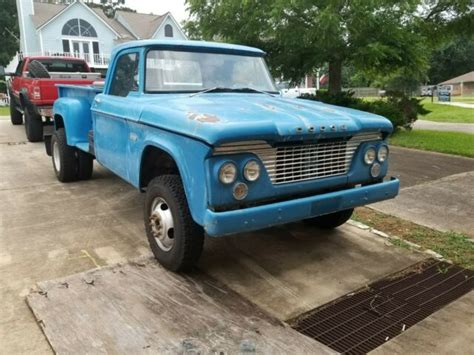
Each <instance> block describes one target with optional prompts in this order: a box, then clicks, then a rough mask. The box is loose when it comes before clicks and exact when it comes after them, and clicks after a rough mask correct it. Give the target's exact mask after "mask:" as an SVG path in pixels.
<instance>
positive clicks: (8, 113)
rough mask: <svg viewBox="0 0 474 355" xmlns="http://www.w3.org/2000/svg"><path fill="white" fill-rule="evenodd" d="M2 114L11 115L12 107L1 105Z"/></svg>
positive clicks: (0, 111)
mask: <svg viewBox="0 0 474 355" xmlns="http://www.w3.org/2000/svg"><path fill="white" fill-rule="evenodd" d="M0 116H10V108H9V107H8V106H6V107H0Z"/></svg>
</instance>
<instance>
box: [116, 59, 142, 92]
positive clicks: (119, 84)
mask: <svg viewBox="0 0 474 355" xmlns="http://www.w3.org/2000/svg"><path fill="white" fill-rule="evenodd" d="M132 91H138V53H127V54H123V55H122V56H121V57H120V58H119V59H118V60H117V64H116V65H115V70H114V74H113V76H112V85H111V88H110V92H109V94H110V95H114V96H122V97H125V96H127V95H128V94H129V93H130V92H132Z"/></svg>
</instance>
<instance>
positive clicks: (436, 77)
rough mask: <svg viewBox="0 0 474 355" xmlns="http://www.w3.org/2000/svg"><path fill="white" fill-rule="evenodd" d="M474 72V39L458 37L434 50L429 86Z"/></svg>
mask: <svg viewBox="0 0 474 355" xmlns="http://www.w3.org/2000/svg"><path fill="white" fill-rule="evenodd" d="M473 70H474V37H472V36H471V37H469V36H459V37H457V38H455V39H454V40H452V41H450V42H448V43H446V44H445V45H443V46H442V47H441V48H439V49H437V50H435V51H434V52H433V55H432V57H431V61H430V69H429V71H428V78H429V83H430V84H439V83H441V82H443V81H445V80H448V79H451V78H454V77H456V76H459V75H462V74H465V73H468V72H470V71H473Z"/></svg>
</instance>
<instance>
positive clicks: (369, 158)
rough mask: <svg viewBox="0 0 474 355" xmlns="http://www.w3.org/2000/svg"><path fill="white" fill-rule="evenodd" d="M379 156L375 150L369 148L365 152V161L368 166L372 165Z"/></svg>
mask: <svg viewBox="0 0 474 355" xmlns="http://www.w3.org/2000/svg"><path fill="white" fill-rule="evenodd" d="M376 155H377V152H376V151H375V148H369V149H367V151H366V152H365V155H364V161H365V163H366V164H369V165H370V164H372V163H373V162H374V161H375V157H376Z"/></svg>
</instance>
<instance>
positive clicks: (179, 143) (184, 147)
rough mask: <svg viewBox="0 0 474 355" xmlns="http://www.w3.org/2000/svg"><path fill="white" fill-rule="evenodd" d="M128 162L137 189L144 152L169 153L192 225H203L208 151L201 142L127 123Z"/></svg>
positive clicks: (205, 205)
mask: <svg viewBox="0 0 474 355" xmlns="http://www.w3.org/2000/svg"><path fill="white" fill-rule="evenodd" d="M129 127H130V137H133V141H132V143H131V144H130V151H129V154H130V159H129V160H128V162H129V164H131V165H130V166H129V171H130V175H129V177H130V182H131V183H132V185H134V186H135V187H137V188H140V172H141V169H142V166H141V165H142V160H143V159H142V158H143V154H144V152H145V149H146V148H147V147H149V146H153V147H156V148H158V149H161V150H163V151H165V152H166V153H168V154H169V155H170V156H171V157H172V158H173V159H174V161H175V163H176V165H177V167H178V170H179V173H180V176H181V179H182V181H183V186H184V191H185V194H186V198H187V201H188V205H189V210H190V212H191V216H192V217H193V219H194V221H195V222H196V223H198V224H199V225H203V223H204V213H205V211H206V208H207V190H206V166H205V164H204V162H205V160H206V158H207V156H208V155H209V154H210V152H211V148H210V147H209V146H208V145H206V144H204V143H203V142H201V141H198V140H195V139H192V138H190V137H187V136H182V135H179V134H176V133H173V132H169V131H165V130H162V129H158V128H156V127H150V126H146V125H143V124H140V123H135V122H129Z"/></svg>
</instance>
